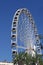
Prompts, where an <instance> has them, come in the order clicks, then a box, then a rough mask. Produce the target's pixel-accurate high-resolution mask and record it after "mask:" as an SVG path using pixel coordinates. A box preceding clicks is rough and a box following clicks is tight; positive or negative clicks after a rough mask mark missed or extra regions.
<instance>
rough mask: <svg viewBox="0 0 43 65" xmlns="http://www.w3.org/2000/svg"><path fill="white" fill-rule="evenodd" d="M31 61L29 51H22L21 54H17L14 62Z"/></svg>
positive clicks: (20, 63) (19, 64)
mask: <svg viewBox="0 0 43 65" xmlns="http://www.w3.org/2000/svg"><path fill="white" fill-rule="evenodd" d="M30 62H31V55H28V54H27V53H24V52H22V53H21V52H20V53H19V54H16V55H15V59H14V64H17V63H18V65H24V64H26V65H29V64H30Z"/></svg>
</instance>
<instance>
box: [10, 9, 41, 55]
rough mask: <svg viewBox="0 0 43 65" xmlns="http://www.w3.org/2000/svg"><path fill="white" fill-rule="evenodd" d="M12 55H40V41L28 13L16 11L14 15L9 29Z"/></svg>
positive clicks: (25, 10) (21, 10)
mask: <svg viewBox="0 0 43 65" xmlns="http://www.w3.org/2000/svg"><path fill="white" fill-rule="evenodd" d="M11 46H12V55H15V54H16V53H19V52H22V51H25V52H27V53H28V54H29V53H30V54H32V56H33V55H35V52H37V54H41V47H40V39H39V35H38V33H37V28H36V26H35V23H34V20H33V18H32V15H31V14H30V11H29V10H27V9H26V8H22V9H18V10H17V11H16V13H15V14H14V17H13V21H12V28H11Z"/></svg>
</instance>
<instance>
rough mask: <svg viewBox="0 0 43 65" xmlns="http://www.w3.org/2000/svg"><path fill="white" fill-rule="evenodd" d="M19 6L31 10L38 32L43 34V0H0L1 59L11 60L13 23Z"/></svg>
mask: <svg viewBox="0 0 43 65" xmlns="http://www.w3.org/2000/svg"><path fill="white" fill-rule="evenodd" d="M18 8H27V9H29V10H30V12H31V14H32V16H33V18H34V20H35V23H36V26H37V28H38V33H39V34H43V0H0V61H4V60H7V61H11V60H12V55H11V37H10V35H11V23H12V19H13V15H14V13H15V11H16V10H17V9H18Z"/></svg>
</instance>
